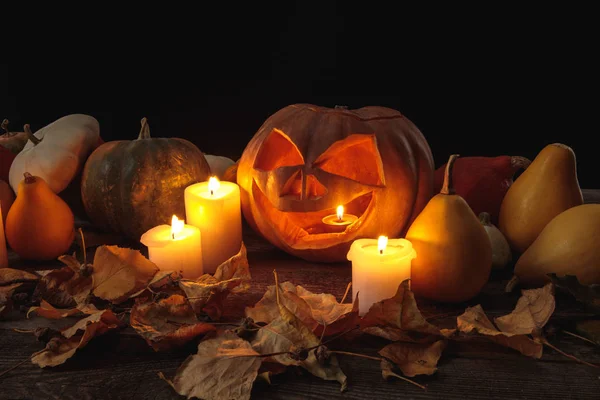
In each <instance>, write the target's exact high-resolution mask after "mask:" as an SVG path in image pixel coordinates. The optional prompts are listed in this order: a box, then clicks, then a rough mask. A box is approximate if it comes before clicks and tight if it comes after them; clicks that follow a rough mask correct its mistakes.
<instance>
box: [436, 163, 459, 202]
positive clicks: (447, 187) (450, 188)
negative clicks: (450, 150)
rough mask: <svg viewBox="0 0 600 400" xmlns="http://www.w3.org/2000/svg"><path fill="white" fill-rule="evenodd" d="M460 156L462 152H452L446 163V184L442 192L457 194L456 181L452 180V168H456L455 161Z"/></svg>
mask: <svg viewBox="0 0 600 400" xmlns="http://www.w3.org/2000/svg"><path fill="white" fill-rule="evenodd" d="M458 157H460V154H452V155H451V156H450V158H449V159H448V163H446V172H445V173H444V185H443V186H442V190H440V193H441V194H455V193H456V191H455V190H454V183H453V182H452V169H453V168H454V161H455V160H456V159H457V158H458Z"/></svg>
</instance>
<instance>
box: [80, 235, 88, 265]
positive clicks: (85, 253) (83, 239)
mask: <svg viewBox="0 0 600 400" xmlns="http://www.w3.org/2000/svg"><path fill="white" fill-rule="evenodd" d="M79 235H80V236H81V248H82V249H83V267H84V268H85V267H86V266H87V252H86V251H85V238H84V237H83V231H82V230H81V228H79Z"/></svg>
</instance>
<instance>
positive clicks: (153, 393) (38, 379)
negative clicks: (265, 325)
mask: <svg viewBox="0 0 600 400" xmlns="http://www.w3.org/2000/svg"><path fill="white" fill-rule="evenodd" d="M584 194H585V198H586V202H600V191H595V190H586V191H584ZM244 241H245V244H246V246H247V248H248V259H249V262H250V267H251V273H252V278H253V279H252V286H251V288H250V290H249V291H248V292H247V293H244V294H243V295H238V296H232V297H230V298H229V299H228V301H227V308H226V309H227V313H226V315H225V319H228V320H236V319H239V318H240V317H241V316H242V315H243V311H244V308H245V307H246V306H250V305H253V304H254V303H256V302H257V301H258V300H259V299H260V298H261V297H262V295H263V293H264V292H265V290H266V287H267V286H268V285H272V284H273V275H272V271H273V269H277V271H278V274H279V278H280V280H281V281H282V282H283V281H286V280H290V281H292V282H293V283H295V284H300V285H302V286H304V287H305V288H307V289H308V290H311V291H313V292H316V293H320V292H328V293H332V294H333V295H334V296H336V297H337V298H338V299H340V298H341V297H342V296H343V294H344V291H345V288H346V285H347V284H348V282H349V281H350V280H351V268H350V265H349V264H348V263H341V264H333V265H331V264H315V263H308V262H305V261H302V260H298V259H295V258H292V257H290V256H288V255H287V254H285V253H283V252H281V251H279V250H277V249H275V248H273V246H271V245H270V244H268V243H266V242H265V241H263V240H262V239H260V238H259V237H257V236H256V235H255V234H254V233H253V232H251V231H250V230H249V229H248V228H247V227H245V233H244ZM37 267H39V266H37ZM35 268H36V267H32V269H35ZM510 276H511V273H510V270H507V271H503V272H494V273H493V275H492V277H491V279H490V282H489V283H488V285H487V286H486V287H485V289H484V290H483V292H482V293H481V294H480V295H479V296H478V297H477V298H475V299H473V300H471V301H469V302H468V303H465V304H458V305H439V304H431V303H427V302H425V301H423V300H422V299H418V304H419V307H420V309H421V310H422V311H423V312H424V314H425V315H426V316H432V317H435V316H436V315H440V314H442V315H447V314H450V313H454V314H455V315H458V314H459V313H461V312H462V311H464V309H465V307H467V306H469V305H475V304H481V305H482V306H483V307H484V309H485V310H486V312H487V313H488V314H489V315H490V316H497V315H502V314H506V313H508V312H510V311H511V310H512V309H513V307H514V305H515V303H516V301H517V299H518V297H519V293H511V294H506V293H504V291H503V289H504V286H505V284H506V282H507V281H508V279H510ZM455 315H452V316H451V315H448V316H446V317H444V318H434V319H432V320H431V321H432V322H433V323H435V324H437V325H439V326H442V327H446V326H451V325H452V324H453V323H454V321H455ZM591 316H593V314H592V313H590V312H587V311H586V310H585V309H584V308H583V307H581V305H579V304H577V303H576V302H575V301H574V300H573V299H572V298H571V297H570V296H567V295H563V294H561V293H558V294H557V310H556V312H555V313H554V316H553V318H552V319H551V321H550V322H549V324H550V325H556V326H559V325H560V326H562V327H564V326H566V327H569V324H572V323H574V322H575V321H577V320H580V319H586V318H590V317H591ZM8 318H9V319H7V320H1V321H0V371H4V370H6V369H8V368H10V367H13V366H14V365H16V364H17V363H19V362H21V361H23V360H27V359H28V358H29V357H30V356H31V354H32V353H34V352H35V351H38V350H40V349H41V348H42V347H43V345H42V344H41V343H39V342H36V340H35V338H34V337H33V335H32V334H30V333H19V332H16V331H15V330H14V328H18V329H23V330H28V329H33V328H35V327H39V326H49V327H63V326H67V325H72V324H73V322H74V321H75V320H73V319H66V320H62V321H50V320H46V319H43V318H39V317H32V318H30V319H26V318H25V316H24V314H23V313H13V314H10V315H9V316H8ZM549 340H550V341H551V342H552V343H553V344H555V345H556V346H558V347H559V348H561V349H562V350H563V351H566V352H569V353H571V354H573V355H575V356H577V357H579V358H581V359H584V360H586V361H588V362H592V363H596V364H600V348H599V347H596V346H593V345H591V344H588V343H586V342H583V341H581V340H579V339H576V338H573V337H571V336H568V335H566V334H564V333H561V331H558V332H557V333H556V335H554V336H551V337H550V338H549ZM385 344H387V342H385V341H384V340H382V339H378V338H374V337H367V336H365V335H361V336H349V337H346V338H344V339H342V340H339V341H336V342H333V343H332V344H331V345H330V347H331V348H334V349H335V348H338V349H342V348H343V349H352V351H354V352H358V353H362V354H368V355H375V354H376V353H377V351H378V350H379V349H381V348H382V347H383V346H385ZM194 352H195V344H190V345H189V346H187V347H186V348H183V349H179V350H177V351H169V352H160V353H159V352H155V351H153V350H152V349H151V348H150V347H148V346H147V345H146V343H145V342H144V341H143V340H142V339H141V338H140V337H139V336H138V335H137V334H136V333H135V332H134V331H133V330H132V329H131V328H127V329H124V330H122V331H120V332H118V333H115V334H107V335H105V336H101V337H98V338H95V339H94V340H92V341H91V342H90V343H89V344H88V345H87V346H86V347H85V348H84V349H82V350H81V351H79V352H78V353H77V354H76V355H75V356H74V357H73V358H71V359H70V360H68V361H67V362H66V363H65V364H64V365H62V366H59V367H55V368H47V369H41V368H39V367H37V366H35V365H33V364H31V363H30V362H26V363H25V364H23V365H21V366H19V367H18V368H16V369H14V370H13V371H11V372H9V373H7V374H5V375H4V376H2V377H0V388H1V390H0V399H140V400H142V399H143V400H150V399H180V398H182V397H180V396H178V395H177V394H176V393H175V392H174V391H173V390H172V389H171V388H170V387H169V386H168V385H167V384H166V383H165V382H163V381H162V380H160V379H159V378H158V376H157V373H158V372H163V373H164V374H165V375H166V376H167V377H172V376H173V375H174V374H175V371H176V370H177V368H178V367H179V365H181V363H182V362H183V360H184V359H185V358H186V357H187V356H188V355H189V354H191V353H194ZM339 360H340V364H341V366H342V369H343V370H344V372H345V373H346V375H347V376H348V382H349V386H348V390H347V391H346V392H344V393H340V392H339V385H338V384H337V383H335V382H325V381H321V380H319V379H317V378H314V377H312V376H310V375H308V374H302V373H300V372H299V371H296V370H289V371H288V372H286V373H284V374H282V375H281V376H277V377H275V378H274V379H273V382H272V385H267V384H266V383H262V382H257V383H256V384H255V386H254V389H253V393H252V394H253V398H257V399H337V398H340V399H397V398H411V399H542V398H543V399H598V398H600V370H599V369H594V368H591V367H588V366H585V365H582V364H578V363H576V362H574V361H571V360H569V359H568V358H565V357H564V356H562V355H560V354H558V353H557V352H555V351H553V350H551V349H548V348H546V349H544V356H543V357H542V359H541V360H534V359H530V358H528V357H525V356H522V355H520V354H519V353H517V352H515V351H512V350H509V349H505V348H502V347H498V346H495V345H492V344H487V343H477V344H474V343H469V344H464V343H451V344H450V345H449V347H448V348H447V349H446V350H445V352H444V355H443V356H442V359H441V360H440V363H439V370H438V372H437V373H436V374H435V375H433V376H431V377H418V378H416V379H415V380H416V381H418V382H419V383H422V384H426V385H427V391H423V390H422V389H419V388H417V387H415V386H412V385H409V384H407V383H405V382H402V381H398V380H395V381H387V382H386V381H384V380H383V378H382V377H381V372H380V369H379V363H378V362H376V361H371V360H366V359H360V358H354V357H352V358H350V357H347V356H339Z"/></svg>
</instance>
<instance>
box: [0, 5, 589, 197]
mask: <svg viewBox="0 0 600 400" xmlns="http://www.w3.org/2000/svg"><path fill="white" fill-rule="evenodd" d="M199 4H200V5H196V6H195V7H196V8H194V9H189V10H184V9H168V8H166V6H164V4H163V5H162V6H161V7H165V8H160V9H158V13H157V14H156V15H150V16H148V15H146V14H144V13H143V12H142V11H145V10H132V11H128V12H127V11H125V10H120V9H110V10H109V9H103V10H94V9H90V10H85V11H84V10H72V9H71V10H70V11H69V13H75V14H72V15H67V14H65V15H63V16H62V17H60V18H58V17H56V16H52V17H50V16H45V15H44V14H43V13H38V14H37V18H35V19H34V18H33V17H32V16H31V15H28V16H27V18H24V19H23V20H21V19H22V18H20V17H19V18H13V19H16V20H19V21H18V23H17V24H14V25H10V26H7V25H5V28H4V29H3V32H4V33H3V37H4V39H6V40H5V41H4V48H3V56H2V61H1V62H2V64H1V65H0V74H1V75H0V84H1V87H0V114H1V115H0V117H3V118H8V119H9V120H10V121H11V127H12V129H18V128H20V127H22V125H23V124H24V123H30V124H31V126H32V128H33V129H34V130H35V129H38V128H40V127H41V126H43V125H45V124H47V123H50V122H52V121H53V120H55V119H57V118H59V117H61V116H63V115H66V114H69V113H74V112H81V113H88V114H90V115H93V116H94V117H96V118H97V119H98V120H99V121H100V124H101V135H102V137H103V138H104V140H115V139H133V138H135V137H136V136H137V133H138V130H139V121H140V119H141V118H142V117H144V116H145V117H148V121H149V124H150V127H151V132H152V134H153V135H154V136H163V137H172V136H178V137H184V138H187V139H189V140H191V141H193V142H194V143H195V144H196V145H197V146H198V147H199V148H200V149H201V150H202V151H204V152H205V153H208V154H220V155H225V156H228V157H231V158H233V159H237V158H238V157H239V156H240V155H241V153H242V151H243V149H244V147H245V145H246V143H247V142H248V141H249V139H250V138H251V137H252V135H253V134H254V133H255V132H256V130H257V129H258V128H259V126H260V125H261V124H262V122H263V121H264V120H265V119H266V118H267V117H268V116H269V115H271V114H272V113H274V112H275V111H277V110H278V109H280V108H282V107H285V106H286V105H288V104H293V103H312V104H317V105H322V106H331V107H333V106H335V105H347V106H349V107H350V108H358V107H361V106H366V105H382V106H387V107H392V108H395V109H397V110H399V111H401V112H402V113H404V114H405V115H406V116H407V117H408V118H409V119H411V120H412V121H413V122H414V123H415V124H416V125H417V126H418V127H419V128H420V129H421V131H422V132H423V133H424V135H425V136H426V138H427V139H428V141H429V144H430V146H431V148H432V151H433V154H434V158H435V162H436V166H439V165H441V164H442V163H444V162H445V161H446V159H447V157H448V156H449V155H450V154H452V153H460V154H461V155H463V156H469V155H487V156H495V155H501V154H508V155H522V156H526V157H529V158H531V159H533V158H534V157H535V155H536V154H537V153H538V152H539V151H540V150H541V149H542V148H543V147H544V146H545V145H547V144H549V143H553V142H562V143H565V144H568V145H570V146H571V147H572V148H573V149H574V150H575V153H576V155H577V162H578V173H579V180H580V184H581V186H582V187H584V188H600V178H599V177H598V174H597V171H598V170H599V168H598V167H597V158H598V156H597V154H598V145H596V142H597V137H598V114H599V112H598V111H599V110H600V107H599V106H600V104H599V101H598V89H599V84H598V83H599V82H598V72H599V71H600V68H599V67H600V65H599V64H600V63H599V62H598V61H597V57H598V49H599V48H600V47H599V46H598V39H597V37H600V35H598V33H599V32H598V27H597V25H598V24H597V22H596V21H595V20H594V19H593V18H594V15H595V14H594V13H593V12H592V11H591V10H585V9H569V10H566V9H564V8H554V9H551V8H550V7H549V6H545V8H532V9H530V10H525V9H524V8H523V7H522V6H520V8H517V9H511V8H490V9H489V10H482V9H479V8H473V7H470V8H465V9H464V10H458V9H456V8H451V9H447V10H446V9H439V8H435V7H433V6H431V9H430V10H428V12H427V13H426V14H423V13H419V14H417V13H415V12H414V11H413V10H409V9H408V8H406V7H405V5H403V4H402V3H380V4H378V5H374V4H375V3H369V5H366V3H365V4H362V3H356V4H352V3H349V2H316V3H311V2H298V3H295V2H288V3H274V4H263V3H260V4H254V3H251V4H250V3H248V4H247V3H240V4H238V5H236V4H235V3H233V2H230V3H223V4H221V5H214V4H213V5H211V7H210V8H207V6H206V5H204V4H202V3H199ZM21 16H22V15H21Z"/></svg>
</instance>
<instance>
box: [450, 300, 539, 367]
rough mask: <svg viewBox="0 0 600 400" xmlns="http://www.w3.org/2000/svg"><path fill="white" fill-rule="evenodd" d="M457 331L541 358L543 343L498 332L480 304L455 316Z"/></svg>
mask: <svg viewBox="0 0 600 400" xmlns="http://www.w3.org/2000/svg"><path fill="white" fill-rule="evenodd" d="M456 322H457V328H458V332H460V333H463V334H466V335H472V334H478V335H480V336H482V337H484V338H487V339H489V340H491V341H493V342H495V343H498V344H500V345H502V346H505V347H510V348H512V349H515V350H517V351H519V352H521V353H522V354H524V355H526V356H529V357H534V358H541V357H542V351H543V344H542V343H540V342H538V341H535V340H533V339H531V338H530V337H529V336H528V335H524V334H514V333H509V332H500V331H499V330H498V329H496V327H495V326H494V324H492V322H491V321H490V320H489V318H488V317H487V316H486V315H485V312H484V311H483V308H481V305H479V304H478V305H476V306H475V307H469V308H467V309H466V311H465V312H464V314H462V315H460V316H458V318H457V321H456Z"/></svg>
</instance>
